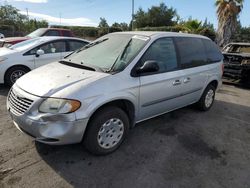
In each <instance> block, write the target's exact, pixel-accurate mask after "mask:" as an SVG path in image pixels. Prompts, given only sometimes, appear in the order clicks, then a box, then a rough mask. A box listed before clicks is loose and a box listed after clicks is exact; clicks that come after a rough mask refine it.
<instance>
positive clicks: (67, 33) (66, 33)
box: [62, 31, 72, 37]
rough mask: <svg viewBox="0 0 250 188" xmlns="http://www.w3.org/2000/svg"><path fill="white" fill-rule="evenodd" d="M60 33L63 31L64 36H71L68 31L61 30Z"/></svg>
mask: <svg viewBox="0 0 250 188" xmlns="http://www.w3.org/2000/svg"><path fill="white" fill-rule="evenodd" d="M62 33H63V36H65V37H71V36H72V35H71V32H70V31H62Z"/></svg>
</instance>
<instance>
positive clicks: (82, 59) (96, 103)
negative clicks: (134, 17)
mask: <svg viewBox="0 0 250 188" xmlns="http://www.w3.org/2000/svg"><path fill="white" fill-rule="evenodd" d="M222 73H223V56H222V54H221V52H220V50H219V49H218V47H217V46H216V44H214V43H213V42H212V41H211V40H210V39H208V38H206V37H203V36H198V35H190V34H182V33H168V32H122V33H112V34H108V35H105V36H103V37H101V38H99V39H97V40H96V41H94V42H92V43H90V44H89V45H87V46H85V47H83V48H81V49H79V50H77V51H75V52H74V53H72V54H71V55H69V56H67V57H65V58H64V59H63V60H62V61H59V62H55V63H51V64H48V65H45V66H43V67H41V68H38V69H36V70H34V71H31V72H30V73H28V74H26V75H25V76H23V77H21V78H20V79H19V80H17V82H16V83H15V84H14V86H13V87H12V88H11V90H10V92H9V94H8V99H7V109H8V111H9V112H10V115H11V117H12V119H13V122H14V124H15V126H16V127H17V128H18V129H19V130H20V131H22V132H24V133H26V134H28V135H30V136H31V137H33V138H34V139H35V140H37V141H39V142H42V143H46V144H51V145H61V144H73V143H80V142H82V143H83V144H84V145H85V147H86V148H87V149H88V150H89V151H90V152H92V153H94V154H98V155H104V154H108V153H110V152H113V151H114V150H116V149H117V148H118V147H119V146H120V145H121V143H122V141H123V140H124V138H125V137H126V135H127V134H128V132H129V129H130V128H132V127H133V126H134V125H135V124H136V123H138V122H141V121H144V120H147V119H150V118H152V117H155V116H158V115H161V114H164V113H166V112H170V111H173V110H175V109H178V108H182V107H184V106H187V105H190V104H194V103H196V104H197V106H198V107H199V109H201V110H203V111H207V110H209V109H210V108H211V106H212V104H213V102H214V97H215V91H216V89H217V88H218V87H219V86H220V84H221V77H222Z"/></svg>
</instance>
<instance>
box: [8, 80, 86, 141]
mask: <svg viewBox="0 0 250 188" xmlns="http://www.w3.org/2000/svg"><path fill="white" fill-rule="evenodd" d="M12 91H13V92H12ZM28 100H29V101H28ZM43 100H44V99H42V98H40V97H38V96H34V95H31V94H29V93H27V92H25V91H23V90H21V89H20V88H18V87H16V86H15V85H14V86H13V88H12V89H11V91H10V93H9V95H8V100H7V110H8V111H9V114H10V116H11V118H12V120H13V122H14V124H15V126H16V127H17V128H18V129H19V130H20V131H22V132H24V133H26V134H28V135H29V136H31V137H33V138H34V139H35V140H37V141H39V142H42V143H46V144H50V145H64V144H74V143H79V142H81V141H82V138H83V135H84V132H85V129H86V127H87V123H88V118H86V119H80V120H77V119H76V116H75V114H74V113H71V114H59V115H53V114H45V113H40V112H38V108H39V106H40V104H41V101H43ZM27 101H28V102H29V103H25V102H27ZM30 103H32V104H30ZM29 104H30V106H29V107H28V105H29ZM25 107H27V108H26V109H25V110H24V108H25Z"/></svg>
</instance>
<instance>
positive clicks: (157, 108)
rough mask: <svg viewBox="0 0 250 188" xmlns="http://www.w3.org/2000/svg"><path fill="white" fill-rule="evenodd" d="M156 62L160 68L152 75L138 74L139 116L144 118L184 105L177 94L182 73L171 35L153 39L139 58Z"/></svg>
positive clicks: (180, 84) (179, 94)
mask: <svg viewBox="0 0 250 188" xmlns="http://www.w3.org/2000/svg"><path fill="white" fill-rule="evenodd" d="M146 61H156V62H157V63H158V65H159V67H160V69H159V71H158V72H156V73H154V74H148V75H141V76H140V104H139V105H140V107H139V109H140V112H139V119H138V121H140V120H144V119H147V118H150V117H153V116H155V115H159V114H161V113H164V112H167V111H171V110H173V109H176V108H179V107H181V106H183V105H184V104H185V101H184V100H183V98H182V96H181V93H182V90H183V84H182V78H183V76H184V73H183V71H182V70H179V68H178V63H177V54H176V50H175V45H174V42H173V39H172V38H161V39H158V40H156V41H155V42H154V43H153V44H152V45H151V46H150V47H149V48H148V50H147V51H146V53H145V54H144V55H143V57H142V58H141V60H140V64H143V63H144V62H146Z"/></svg>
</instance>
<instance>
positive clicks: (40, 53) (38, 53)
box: [36, 49, 44, 57]
mask: <svg viewBox="0 0 250 188" xmlns="http://www.w3.org/2000/svg"><path fill="white" fill-rule="evenodd" d="M41 55H44V51H43V50H42V49H39V50H37V51H36V57H39V56H41Z"/></svg>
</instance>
